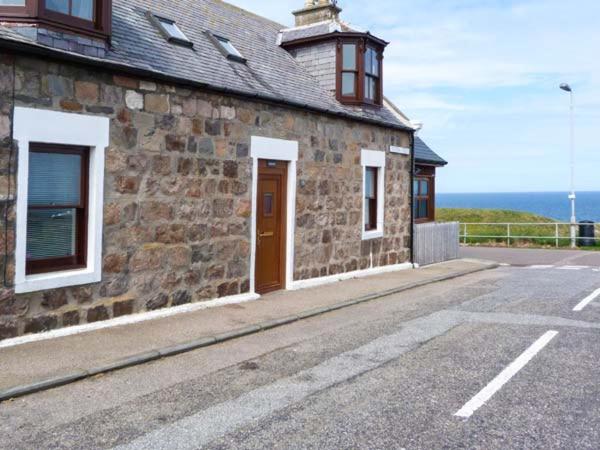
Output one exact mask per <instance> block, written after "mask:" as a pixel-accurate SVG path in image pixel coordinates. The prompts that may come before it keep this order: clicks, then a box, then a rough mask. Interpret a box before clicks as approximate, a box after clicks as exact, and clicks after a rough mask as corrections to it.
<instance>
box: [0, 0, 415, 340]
mask: <svg viewBox="0 0 600 450" xmlns="http://www.w3.org/2000/svg"><path fill="white" fill-rule="evenodd" d="M339 14H340V9H339V8H338V6H337V5H336V4H335V3H331V2H329V1H328V0H319V1H307V2H306V4H305V6H304V8H303V9H302V10H300V11H297V12H295V15H296V21H297V24H296V27H294V28H290V29H285V27H283V26H282V25H279V24H277V23H274V22H272V21H270V20H268V19H265V18H262V17H259V16H256V15H254V14H251V13H249V12H246V11H243V10H241V9H238V8H236V7H234V6H231V5H229V4H227V3H224V2H221V1H219V0H179V1H177V2H172V1H168V0H112V2H111V0H69V1H65V2H56V1H53V0H10V1H8V2H6V1H4V2H0V22H1V25H0V96H1V97H0V98H1V102H0V154H1V169H2V171H1V174H0V175H1V177H0V195H1V199H2V205H3V209H2V213H3V215H2V230H1V232H0V236H1V237H2V242H1V244H0V249H1V250H2V253H3V255H2V259H1V262H2V273H1V275H0V276H1V277H2V282H3V288H2V291H1V296H0V339H6V338H11V337H15V336H19V335H23V334H28V333H36V332H42V331H46V330H52V329H56V328H61V327H68V326H74V325H81V324H86V323H92V322H97V321H102V320H108V319H112V318H116V317H120V316H124V315H129V314H133V313H138V312H146V311H153V310H157V309H162V308H168V307H177V306H180V305H185V304H190V303H197V302H213V304H218V303H219V302H223V301H244V300H249V299H254V298H256V297H257V294H264V293H267V292H270V291H273V290H277V289H297V288H301V287H305V286H312V285H315V284H318V283H322V282H330V281H334V280H337V279H342V278H344V277H350V276H355V275H358V274H361V273H369V272H377V271H383V270H397V269H402V268H407V267H410V262H411V229H412V228H411V227H412V218H411V187H412V183H411V167H412V160H411V154H412V152H411V148H412V147H413V133H414V128H413V127H412V125H411V124H410V122H409V121H407V120H402V117H401V116H399V115H398V114H395V113H394V111H393V110H392V109H391V108H390V107H388V106H386V104H384V103H385V102H384V96H383V87H382V86H383V83H382V78H383V73H384V72H383V54H384V50H385V47H386V45H387V43H386V42H385V41H383V40H381V39H379V38H376V37H375V36H373V35H371V34H369V33H366V32H362V31H357V30H354V29H352V28H350V27H349V26H348V25H346V24H345V23H344V22H342V21H341V20H340V18H339ZM219 299H220V300H219Z"/></svg>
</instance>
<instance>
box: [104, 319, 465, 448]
mask: <svg viewBox="0 0 600 450" xmlns="http://www.w3.org/2000/svg"><path fill="white" fill-rule="evenodd" d="M458 324H460V314H457V313H451V314H448V312H440V313H434V314H432V315H431V316H427V317H423V318H419V319H415V320H414V321H411V322H409V323H407V324H406V325H405V326H403V327H402V329H401V330H400V331H399V332H398V333H395V334H391V335H389V336H383V337H381V338H378V339H376V340H374V341H372V342H370V343H368V344H366V345H364V346H362V347H359V348H357V349H354V350H351V351H349V352H346V353H342V354H340V355H337V356H334V357H333V358H331V359H328V360H326V361H323V362H322V363H321V364H319V365H317V366H315V367H312V368H310V369H306V370H303V371H301V372H298V373H297V374H295V375H291V376H289V377H287V378H282V379H279V380H277V381H275V382H274V383H272V384H268V385H265V386H261V387H258V388H256V389H254V390H252V391H249V392H246V393H244V394H242V395H241V396H240V397H238V398H234V399H231V400H227V401H225V402H223V403H220V404H217V405H213V406H211V407H209V408H207V409H205V410H202V411H199V412H198V413H196V414H193V415H191V416H188V417H184V418H183V419H180V420H179V421H176V422H173V423H171V424H169V425H165V426H163V427H160V428H157V429H155V430H152V431H149V432H148V433H147V434H145V435H143V436H141V437H139V438H137V439H135V440H133V441H131V442H129V443H126V444H123V445H121V446H118V447H115V449H118V450H138V449H140V450H142V449H143V450H145V449H149V448H151V449H153V450H163V449H164V450H184V449H185V450H187V449H189V450H193V449H198V448H202V447H203V446H206V445H208V444H209V443H210V442H212V441H213V440H215V439H217V438H219V437H220V436H224V435H226V434H228V433H231V432H234V431H235V430H236V429H238V428H240V427H243V426H246V425H249V424H256V423H257V422H258V421H260V420H264V419H265V418H267V417H269V416H270V415H271V414H273V413H275V412H276V411H280V410H282V409H284V408H287V407H289V406H291V405H293V404H295V403H298V402H301V401H303V400H304V399H306V398H307V397H309V396H310V395H314V394H316V393H318V392H320V391H323V390H325V389H330V388H333V387H334V386H336V385H337V384H339V383H342V382H345V381H347V380H350V379H352V378H354V377H357V376H359V375H362V374H364V373H365V372H367V371H370V370H373V369H376V368H378V367H380V366H382V365H383V364H386V363H388V362H390V361H393V360H394V359H397V358H399V357H400V356H401V355H403V354H405V353H408V352H409V351H411V350H413V349H414V348H416V346H418V345H419V344H420V343H424V342H427V341H429V340H431V339H433V338H435V337H437V336H440V335H442V334H444V333H446V332H448V331H449V330H451V329H452V328H454V327H455V326H457V325H458Z"/></svg>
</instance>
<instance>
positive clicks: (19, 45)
mask: <svg viewBox="0 0 600 450" xmlns="http://www.w3.org/2000/svg"><path fill="white" fill-rule="evenodd" d="M0 49H2V50H8V51H12V52H21V53H26V54H28V55H34V56H41V57H47V58H53V59H57V60H60V61H64V62H70V63H76V64H83V65H86V66H91V67H94V68H101V69H103V70H113V71H118V72H121V73H125V74H128V75H133V76H138V77H144V78H152V79H154V80H157V81H164V82H169V83H175V84H179V85H182V86H187V87H193V88H196V89H205V90H207V91H210V92H214V93H221V94H227V95H230V96H232V97H238V98H243V99H251V100H259V101H262V102H264V103H268V104H271V105H276V106H280V105H285V106H289V107H291V108H294V109H299V110H303V111H306V110H309V111H312V112H318V113H321V114H327V115H330V116H335V117H341V118H344V119H348V120H353V121H356V122H363V123H368V124H371V125H378V126H380V127H384V128H391V129H395V130H400V131H411V129H410V128H408V127H406V126H403V125H393V124H390V123H386V122H382V121H380V120H375V119H369V118H366V117H357V116H353V115H352V114H348V113H345V112H342V111H334V110H330V109H327V108H319V107H316V106H311V105H308V104H305V103H301V102H294V101H290V100H286V99H283V98H281V97H275V96H267V95H263V94H259V93H255V94H250V93H247V92H244V91H239V90H236V89H230V88H224V87H219V86H213V85H210V84H208V83H201V82H196V81H192V80H189V79H185V78H180V77H175V76H172V75H168V74H165V73H163V72H157V71H154V70H151V69H142V68H139V67H135V66H130V65H127V64H121V63H116V62H113V61H107V60H104V59H102V60H101V59H96V58H91V57H85V56H80V55H75V54H73V53H68V52H64V51H60V50H55V49H49V48H46V47H42V46H39V45H35V44H30V43H26V42H18V41H11V40H9V39H2V38H0Z"/></svg>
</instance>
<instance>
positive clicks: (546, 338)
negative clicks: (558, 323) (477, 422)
mask: <svg viewBox="0 0 600 450" xmlns="http://www.w3.org/2000/svg"><path fill="white" fill-rule="evenodd" d="M557 335H558V331H548V332H547V333H546V334H544V335H543V336H542V337H541V338H539V339H538V340H537V341H536V342H535V343H534V344H533V345H532V346H531V347H529V348H528V349H527V350H525V352H524V353H523V354H522V355H521V356H519V357H518V358H517V359H516V360H515V361H514V362H513V363H512V364H511V365H510V366H508V367H507V368H506V369H504V370H503V371H502V372H501V373H500V375H498V376H497V377H496V378H494V379H493V380H492V381H491V382H490V384H488V385H487V386H486V387H485V388H483V389H482V390H481V391H480V392H479V393H478V394H477V395H476V396H475V397H473V398H472V399H471V400H470V401H469V402H468V403H467V404H466V405H465V406H463V407H462V408H461V409H460V410H459V411H458V412H457V413H456V414H454V415H455V416H457V417H463V418H465V419H468V418H469V417H471V416H472V415H473V414H474V413H475V411H477V410H478V409H479V408H481V407H482V406H483V405H485V403H486V402H487V401H488V400H489V399H491V398H492V397H493V396H494V394H495V393H496V392H498V391H499V390H500V389H502V386H504V385H505V384H506V383H508V382H509V381H510V379H511V378H512V377H514V376H515V375H516V374H517V373H519V372H520V371H521V369H523V367H525V366H526V365H527V364H528V363H529V362H530V361H531V360H532V359H533V358H534V357H535V355H537V354H538V353H539V352H540V351H541V350H542V349H543V348H544V347H545V346H546V345H548V344H549V343H550V341H551V340H552V339H554V338H555V337H556V336H557Z"/></svg>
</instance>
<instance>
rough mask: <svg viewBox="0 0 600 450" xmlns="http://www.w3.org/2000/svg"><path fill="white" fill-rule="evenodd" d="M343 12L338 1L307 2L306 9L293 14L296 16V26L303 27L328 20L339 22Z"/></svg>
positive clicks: (309, 0) (317, 0)
mask: <svg viewBox="0 0 600 450" xmlns="http://www.w3.org/2000/svg"><path fill="white" fill-rule="evenodd" d="M341 12H342V10H341V8H339V7H338V6H337V1H336V0H305V2H304V8H303V9H301V10H299V11H294V13H293V14H294V16H296V26H297V27H301V26H303V25H311V24H313V23H319V22H325V21H327V20H334V21H337V20H338V19H339V16H340V13H341Z"/></svg>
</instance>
